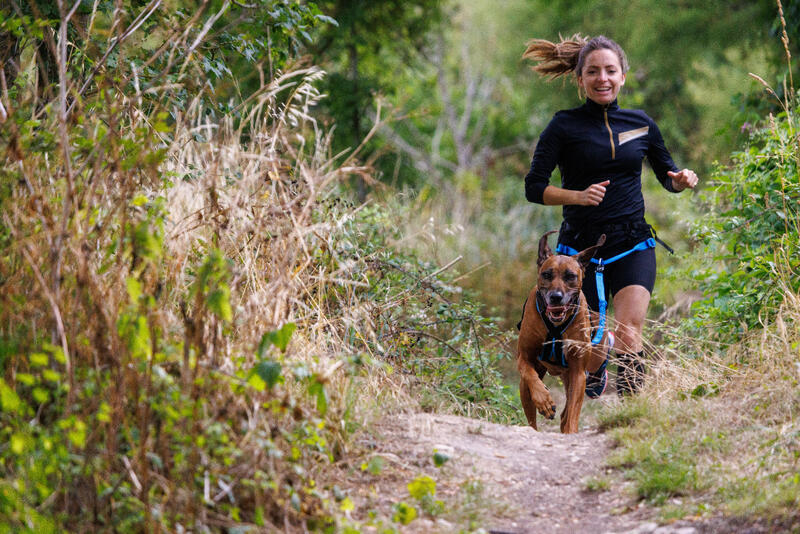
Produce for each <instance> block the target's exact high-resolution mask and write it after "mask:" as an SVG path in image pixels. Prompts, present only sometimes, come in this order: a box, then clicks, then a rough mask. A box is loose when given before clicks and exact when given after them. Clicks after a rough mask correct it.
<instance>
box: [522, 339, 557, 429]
mask: <svg viewBox="0 0 800 534" xmlns="http://www.w3.org/2000/svg"><path fill="white" fill-rule="evenodd" d="M517 369H518V370H519V375H520V380H519V398H520V401H522V409H523V410H524V411H525V418H526V419H527V420H528V424H530V425H531V426H532V427H533V428H534V430H538V428H537V427H536V412H537V411H538V412H540V413H541V414H542V415H543V416H545V417H547V418H548V419H552V418H553V417H555V415H556V405H555V403H554V402H553V397H551V396H550V392H549V391H547V387H546V386H545V385H544V382H542V379H541V378H540V376H539V373H538V372H537V371H536V369H534V368H533V366H532V365H531V364H530V363H529V362H528V361H527V359H526V357H525V356H524V354H523V353H520V354H518V355H517Z"/></svg>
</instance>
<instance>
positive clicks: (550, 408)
mask: <svg viewBox="0 0 800 534" xmlns="http://www.w3.org/2000/svg"><path fill="white" fill-rule="evenodd" d="M532 397H533V404H534V405H535V406H536V410H537V411H538V412H539V413H540V414H542V415H543V416H545V417H546V418H548V419H553V418H554V417H555V416H556V403H555V402H553V397H551V396H550V393H549V392H548V391H547V389H545V390H544V391H541V392H539V394H537V395H533V396H532Z"/></svg>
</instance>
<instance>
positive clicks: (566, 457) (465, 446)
mask: <svg viewBox="0 0 800 534" xmlns="http://www.w3.org/2000/svg"><path fill="white" fill-rule="evenodd" d="M382 434H383V437H384V438H385V440H382V441H381V442H380V444H379V445H378V447H377V450H376V453H377V454H383V455H385V456H386V457H387V458H389V460H390V461H392V462H394V463H396V464H397V466H396V467H400V468H401V469H400V471H403V472H405V473H406V474H405V475H404V476H406V477H408V478H405V481H410V480H411V479H413V477H414V476H416V474H419V473H427V474H429V475H430V476H433V477H435V478H436V480H437V497H439V498H442V496H445V497H446V498H445V499H443V500H446V501H447V502H459V499H462V500H463V497H462V496H461V494H462V493H463V492H464V491H465V490H464V488H465V485H464V483H465V482H466V481H469V480H479V481H480V484H481V486H482V491H481V493H480V495H481V497H480V501H479V502H474V503H472V506H477V507H479V508H480V509H481V510H482V517H481V521H480V522H481V524H480V525H478V526H480V527H482V528H484V529H485V530H486V531H488V532H494V533H498V534H499V533H504V534H505V533H508V534H523V533H526V534H527V533H539V532H548V533H570V534H576V533H582V532H591V533H592V534H603V533H630V534H633V533H636V534H645V533H656V534H694V533H697V532H700V531H703V530H705V529H702V528H695V527H694V526H691V525H689V524H686V523H684V524H683V525H680V524H673V525H668V526H660V525H658V524H657V523H656V522H654V521H653V520H652V519H651V516H652V511H650V510H648V509H647V508H645V507H642V506H640V505H639V503H637V502H636V501H635V500H633V499H632V498H631V497H628V496H626V494H625V492H624V491H623V490H624V488H621V487H618V484H611V485H609V486H610V487H609V488H608V489H607V490H606V491H587V490H586V480H587V479H589V478H591V477H597V478H600V479H603V478H604V474H603V473H604V467H603V462H604V459H605V457H606V455H607V453H608V451H609V448H610V444H609V439H608V438H607V437H606V436H604V435H603V434H600V433H598V432H597V431H594V430H588V431H587V430H583V431H581V432H580V433H578V434H573V435H562V434H559V433H553V432H547V431H546V432H536V431H534V430H533V429H532V428H529V427H521V426H504V425H498V424H493V423H488V422H485V421H479V420H475V419H468V418H464V417H457V416H450V415H437V414H413V415H410V416H403V417H396V418H392V420H391V421H387V422H385V423H384V424H383V425H382ZM434 449H437V450H439V451H441V452H444V453H446V454H447V455H448V456H450V460H449V461H448V462H447V463H446V464H445V465H444V467H443V468H441V470H437V469H436V468H435V467H433V464H432V454H433V451H434ZM395 482H396V484H395V490H396V491H397V493H402V489H401V487H402V483H403V475H401V476H398V477H397V478H396V480H395ZM385 489H386V490H389V491H388V492H387V493H386V494H385V495H388V494H391V493H392V491H391V489H390V488H385ZM395 498H396V497H395ZM406 499H408V497H407V492H406ZM467 510H468V506H465V512H464V513H468V511H467ZM458 530H459V529H458V528H457V527H456V525H453V524H450V523H448V522H447V521H443V520H441V519H440V520H432V519H426V518H420V519H417V520H415V521H413V522H412V523H411V524H410V525H408V527H406V529H404V530H403V532H457V531H458Z"/></svg>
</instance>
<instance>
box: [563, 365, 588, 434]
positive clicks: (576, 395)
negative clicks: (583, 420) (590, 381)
mask: <svg viewBox="0 0 800 534" xmlns="http://www.w3.org/2000/svg"><path fill="white" fill-rule="evenodd" d="M576 363H577V362H576ZM562 380H563V381H564V390H565V392H566V394H567V402H566V404H565V405H564V411H562V412H561V433H562V434H574V433H576V432H577V431H578V419H579V418H580V415H581V407H582V406H583V394H584V392H585V390H586V375H585V374H584V371H583V366H580V365H571V366H570V367H569V369H567V372H566V373H564V374H563V375H562Z"/></svg>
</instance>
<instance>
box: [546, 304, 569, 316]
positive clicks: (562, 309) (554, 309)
mask: <svg viewBox="0 0 800 534" xmlns="http://www.w3.org/2000/svg"><path fill="white" fill-rule="evenodd" d="M566 311H567V308H566V306H548V307H547V315H549V316H551V317H556V318H558V317H563V316H564V314H565V313H566Z"/></svg>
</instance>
